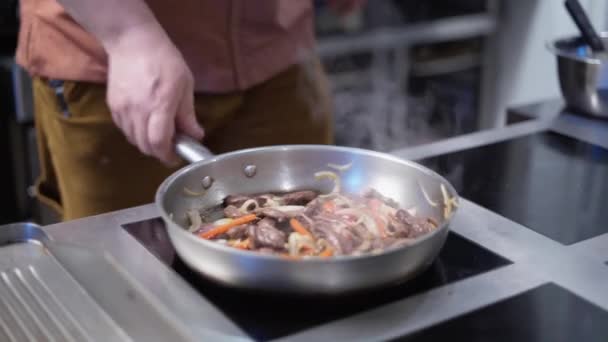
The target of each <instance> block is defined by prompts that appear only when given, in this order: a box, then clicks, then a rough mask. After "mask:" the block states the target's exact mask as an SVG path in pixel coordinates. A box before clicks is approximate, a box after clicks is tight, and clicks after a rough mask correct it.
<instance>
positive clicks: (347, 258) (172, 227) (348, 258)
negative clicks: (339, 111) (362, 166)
mask: <svg viewBox="0 0 608 342" xmlns="http://www.w3.org/2000/svg"><path fill="white" fill-rule="evenodd" d="M318 149H321V150H326V151H337V152H350V153H356V154H361V155H367V156H371V157H376V158H380V159H384V160H387V161H390V162H394V163H398V164H402V165H405V166H408V167H413V168H415V169H417V170H419V171H421V172H423V173H424V174H426V175H428V176H431V177H433V178H435V179H437V180H438V181H440V182H441V183H442V184H444V185H445V186H446V187H447V191H448V193H451V194H453V196H454V197H455V198H456V201H457V203H459V204H460V195H459V194H458V192H456V190H455V189H454V187H453V186H452V184H451V183H450V182H449V181H448V180H447V179H445V177H443V176H441V175H440V174H438V173H437V172H435V171H433V170H431V169H429V168H427V167H425V166H423V165H421V164H419V163H416V162H414V161H411V160H407V159H403V158H399V157H397V156H393V155H390V154H388V153H383V152H377V151H372V150H367V149H362V148H356V147H345V146H335V145H314V144H310V145H305V144H298V145H274V146H263V147H254V148H247V149H241V150H237V151H232V152H227V153H224V154H220V155H217V156H214V157H212V158H209V159H205V160H201V161H199V162H196V163H192V164H190V165H186V166H184V167H182V168H181V169H179V170H177V171H175V172H174V173H173V174H171V175H170V176H169V177H167V178H166V179H165V180H164V181H163V182H162V183H161V185H160V186H159V187H158V189H157V191H156V195H155V204H156V207H157V209H158V210H159V211H160V214H161V217H162V219H163V220H164V221H165V223H166V225H167V229H168V230H169V237H170V238H171V239H172V237H171V235H172V234H171V232H172V231H176V232H175V233H176V234H181V235H182V236H184V237H185V238H187V239H189V240H190V241H193V242H194V243H196V244H199V245H200V246H201V247H206V248H212V249H214V250H216V251H218V252H225V253H230V254H232V255H235V256H242V257H249V258H257V259H260V260H272V261H274V262H290V263H315V264H316V263H322V264H332V263H341V262H354V261H360V260H369V259H371V258H373V257H380V256H385V255H389V254H392V253H398V252H400V251H402V250H406V249H408V248H413V247H415V246H417V245H421V244H423V243H424V242H425V241H427V240H430V239H432V238H433V237H435V235H437V234H440V233H442V232H443V231H444V230H448V231H449V225H450V223H451V221H452V220H453V219H454V216H455V215H456V213H457V212H458V210H459V207H455V208H454V209H453V211H452V215H451V216H450V217H449V218H448V219H445V220H443V223H442V224H441V225H440V226H439V227H437V229H435V230H434V231H432V232H430V233H428V234H425V235H423V236H421V237H418V238H416V239H414V241H412V242H411V243H409V244H405V245H402V246H398V247H389V248H387V249H385V250H383V251H382V252H380V253H364V254H360V255H339V256H334V257H331V258H326V259H325V258H310V259H302V260H300V259H298V260H292V259H287V258H281V257H279V256H275V255H267V254H262V253H256V252H253V251H243V250H240V249H237V248H233V247H230V246H225V245H223V244H220V243H216V242H213V241H209V240H205V239H201V238H199V237H197V236H195V235H194V234H192V233H190V232H188V231H187V230H186V229H184V227H182V226H181V225H180V224H178V223H177V222H175V221H173V219H172V218H170V217H169V213H168V212H167V211H166V210H165V208H164V207H163V206H162V199H163V197H164V196H163V195H164V193H165V192H166V191H167V189H168V188H169V186H170V185H171V184H172V183H173V182H174V180H175V179H178V178H179V177H180V176H181V175H183V174H187V173H188V172H190V170H192V169H198V168H199V167H201V166H203V165H207V164H211V163H214V162H219V161H222V160H224V159H228V158H233V157H238V156H239V155H246V154H250V153H254V152H260V151H263V152H266V151H272V150H277V151H302V150H318ZM176 252H177V249H176ZM178 253H179V252H178Z"/></svg>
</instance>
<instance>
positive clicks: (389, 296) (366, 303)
mask: <svg viewBox="0 0 608 342" xmlns="http://www.w3.org/2000/svg"><path fill="white" fill-rule="evenodd" d="M124 229H125V230H126V231H128V232H129V233H130V234H131V235H133V236H134V237H135V238H136V239H137V240H138V241H139V242H140V243H142V244H143V245H144V246H145V247H146V248H147V249H148V250H149V251H150V252H152V253H153V254H154V255H156V256H157V257H158V258H159V259H160V260H161V261H162V262H163V263H165V264H166V265H168V266H169V267H171V268H172V269H174V270H175V271H176V272H177V273H178V274H179V275H180V276H181V277H182V278H184V279H185V280H186V281H187V282H188V283H190V284H191V285H192V286H193V287H194V288H195V289H196V290H197V291H198V292H199V293H200V294H201V295H202V296H204V297H205V298H207V299H208V300H209V301H211V302H212V303H213V304H214V305H216V306H217V307H218V308H219V309H220V310H222V312H223V313H224V314H225V315H226V316H228V317H229V318H230V319H232V320H233V321H234V322H235V323H236V324H237V325H239V326H240V327H241V328H242V329H243V330H244V331H245V332H246V333H247V334H249V335H250V336H251V337H252V338H253V339H255V340H260V341H263V340H270V339H275V338H279V337H283V336H287V335H290V334H293V333H296V332H299V331H302V330H304V329H307V328H311V327H314V326H317V325H320V324H324V323H328V322H330V321H333V320H337V319H340V318H345V317H348V316H351V315H354V314H356V313H360V312H363V311H365V310H369V309H372V308H375V307H378V306H380V305H383V304H387V303H391V302H394V301H397V300H401V299H404V298H407V297H409V296H412V295H414V294H417V293H421V292H423V291H427V290H430V289H433V288H436V287H439V286H442V285H445V284H448V283H451V282H455V281H457V280H461V279H464V278H467V277H471V276H474V275H478V274H481V273H483V272H487V271H490V270H493V269H496V268H498V267H501V266H504V265H508V264H510V261H508V260H506V259H504V258H502V257H501V256H498V255H496V254H494V253H493V252H491V251H489V250H487V249H485V248H483V247H481V246H479V245H477V244H475V243H473V242H471V241H469V240H468V239H466V238H464V237H462V236H460V235H458V234H456V233H453V232H451V233H450V234H449V235H448V238H447V241H446V244H445V246H444V248H443V249H442V251H441V253H440V255H439V257H438V258H437V260H436V261H435V263H434V264H433V265H432V266H431V267H430V268H429V269H428V270H427V271H426V272H424V273H423V274H421V275H420V276H418V277H417V278H416V279H414V280H411V281H409V282H406V283H401V284H394V285H391V286H388V287H385V288H382V289H380V290H376V291H369V292H362V293H357V294H351V295H344V296H337V297H336V296H333V297H296V296H286V295H281V296H278V295H277V296H274V295H270V294H260V293H251V292H246V291H239V290H234V289H230V288H227V287H224V286H221V285H219V284H216V283H214V282H211V281H209V280H208V279H205V278H203V277H201V276H199V275H198V274H196V273H195V272H193V271H192V270H190V269H189V268H188V267H187V266H186V265H185V264H184V263H183V262H182V261H181V260H180V259H179V257H177V256H176V255H175V252H174V250H173V248H172V246H171V243H170V242H169V237H168V235H167V231H166V228H165V225H164V223H163V222H162V220H161V219H159V218H157V219H152V220H146V221H141V222H135V223H131V224H127V225H125V226H124ZM251 308H263V309H262V310H256V311H255V315H251V312H252V311H251Z"/></svg>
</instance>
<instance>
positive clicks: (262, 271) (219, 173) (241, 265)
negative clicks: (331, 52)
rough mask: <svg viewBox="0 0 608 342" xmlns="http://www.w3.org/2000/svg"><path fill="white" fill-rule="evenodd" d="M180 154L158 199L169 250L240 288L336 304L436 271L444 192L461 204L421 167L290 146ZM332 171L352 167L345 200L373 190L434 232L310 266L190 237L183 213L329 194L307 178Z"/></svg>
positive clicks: (346, 175)
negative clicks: (231, 198)
mask: <svg viewBox="0 0 608 342" xmlns="http://www.w3.org/2000/svg"><path fill="white" fill-rule="evenodd" d="M176 150H177V151H178V153H179V154H180V155H181V156H182V157H183V158H184V159H186V160H188V161H189V162H191V163H192V164H190V165H188V166H185V167H184V168H182V169H180V170H179V171H177V172H175V173H174V174H173V175H171V176H170V177H168V178H167V179H166V180H165V181H164V182H163V183H162V184H161V186H160V187H159V189H158V191H157V194H156V205H157V206H158V208H159V210H160V212H161V214H162V218H163V219H164V221H165V222H166V225H167V229H168V233H169V237H170V239H171V242H172V244H173V245H174V247H175V250H176V252H177V254H178V255H179V256H180V257H181V259H183V261H184V262H185V263H186V264H187V265H188V266H189V267H191V268H192V269H193V270H195V271H197V272H199V273H200V274H202V275H203V276H205V277H208V278H211V279H213V280H215V281H217V282H220V283H223V284H225V285H228V286H231V287H237V288H246V289H253V290H265V291H271V292H274V293H276V292H284V293H303V294H314V293H318V294H338V293H345V292H352V291H356V290H362V289H368V288H373V287H377V286H380V285H386V284H389V283H392V282H399V281H405V280H408V279H410V278H412V277H414V276H416V275H417V274H419V273H420V272H422V271H424V270H425V269H426V268H427V267H429V266H430V265H431V264H432V262H433V260H434V259H435V258H436V256H437V255H438V253H439V251H440V249H441V248H442V246H443V244H444V242H445V240H446V237H447V234H448V229H449V223H450V220H451V218H452V217H453V213H452V215H449V217H444V209H445V207H444V202H443V201H442V198H443V197H442V189H441V188H442V187H443V191H447V193H448V194H449V197H451V198H457V196H458V195H457V193H456V191H455V190H454V188H453V187H452V185H451V184H450V183H449V182H448V181H447V180H446V179H444V178H443V177H441V176H440V175H438V174H437V173H435V172H433V171H431V170H429V169H427V168H425V167H423V166H421V165H419V164H416V163H414V162H410V161H406V160H402V159H399V158H396V157H393V156H390V155H388V154H384V153H378V152H373V151H367V150H362V149H355V148H347V147H336V146H320V145H289V146H272V147H261V148H253V149H246V150H240V151H236V152H231V153H226V154H222V155H217V156H214V155H212V154H211V153H210V152H209V151H208V150H206V149H205V148H204V147H203V146H201V145H200V144H198V143H197V142H196V141H193V140H192V139H189V138H186V137H183V136H182V137H178V139H177V143H176ZM328 164H334V165H335V164H342V165H344V164H350V165H351V167H350V168H349V169H348V170H345V171H343V172H342V173H341V176H340V177H341V180H342V182H341V183H342V189H343V191H345V192H352V193H360V192H361V191H363V190H364V189H367V188H374V189H376V190H378V191H379V192H380V193H382V194H383V195H385V196H388V197H391V198H393V199H395V200H396V201H397V202H398V203H399V204H400V205H401V207H404V208H409V207H411V206H416V208H417V211H418V214H419V215H424V216H426V217H431V218H433V219H434V220H436V221H437V222H438V228H437V229H435V230H434V231H432V232H431V233H428V234H426V235H424V236H422V237H420V238H419V239H417V240H415V241H414V242H413V243H411V244H408V245H405V246H401V247H398V248H393V249H388V250H386V251H383V252H382V253H380V254H369V255H368V254H363V255H358V256H336V257H331V258H327V259H310V260H287V259H283V258H279V257H276V256H273V255H265V254H261V253H256V252H253V251H242V250H238V249H235V248H232V247H229V246H226V245H223V244H220V243H217V242H214V241H208V240H204V239H202V238H200V237H198V236H196V235H194V234H192V233H190V232H189V231H188V227H189V222H188V219H187V211H188V210H190V209H192V208H197V209H199V208H200V209H202V208H211V207H215V206H217V205H218V204H220V203H222V200H223V199H224V198H225V197H226V196H227V195H230V194H255V193H268V192H288V191H294V190H302V189H312V190H317V191H320V192H328V191H329V190H330V189H331V187H332V186H333V184H332V183H331V182H329V181H328V182H324V181H319V180H316V179H315V177H314V176H313V175H314V174H315V173H316V172H318V171H322V170H327V169H328ZM442 185H443V186H442ZM185 189H188V191H185ZM423 189H424V190H423ZM429 199H432V200H430V201H429ZM454 202H456V201H454ZM456 203H457V202H456ZM454 210H455V208H454Z"/></svg>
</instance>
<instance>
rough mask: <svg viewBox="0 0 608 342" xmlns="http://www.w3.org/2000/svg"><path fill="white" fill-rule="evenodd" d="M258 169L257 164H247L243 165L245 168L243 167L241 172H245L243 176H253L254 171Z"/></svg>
mask: <svg viewBox="0 0 608 342" xmlns="http://www.w3.org/2000/svg"><path fill="white" fill-rule="evenodd" d="M257 171H258V168H257V166H255V165H247V166H245V168H244V169H243V172H244V173H245V176H247V177H249V178H251V177H253V176H255V173H256V172H257Z"/></svg>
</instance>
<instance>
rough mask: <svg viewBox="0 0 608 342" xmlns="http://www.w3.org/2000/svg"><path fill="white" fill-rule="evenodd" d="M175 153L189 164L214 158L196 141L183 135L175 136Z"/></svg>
mask: <svg viewBox="0 0 608 342" xmlns="http://www.w3.org/2000/svg"><path fill="white" fill-rule="evenodd" d="M175 152H177V155H179V156H180V157H182V158H184V159H185V160H186V161H188V162H189V163H196V162H199V161H201V160H205V159H209V158H212V157H213V156H214V155H213V153H211V151H209V150H208V149H207V148H206V147H205V146H203V145H201V144H200V143H199V142H198V141H196V140H195V139H193V138H191V137H189V136H187V135H183V134H177V135H176V136H175Z"/></svg>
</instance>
